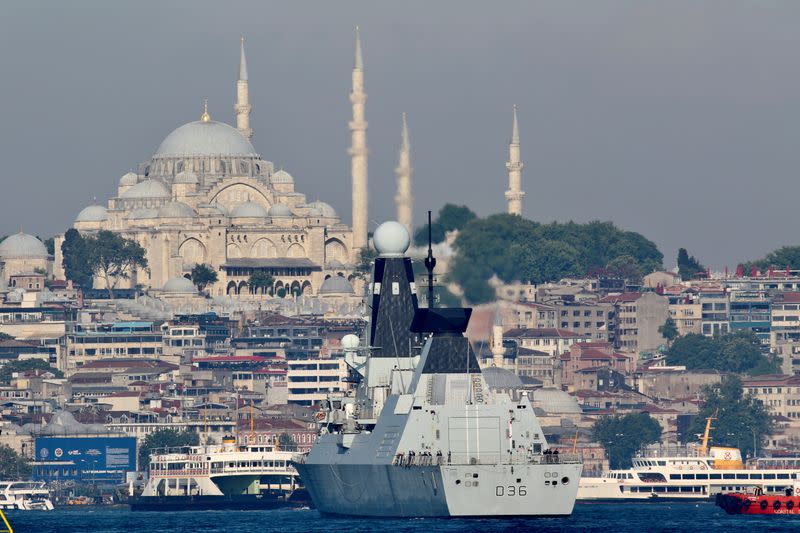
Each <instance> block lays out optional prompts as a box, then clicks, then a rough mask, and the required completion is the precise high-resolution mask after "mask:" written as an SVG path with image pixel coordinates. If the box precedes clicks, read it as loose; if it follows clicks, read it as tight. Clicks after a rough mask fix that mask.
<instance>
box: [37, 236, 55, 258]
mask: <svg viewBox="0 0 800 533" xmlns="http://www.w3.org/2000/svg"><path fill="white" fill-rule="evenodd" d="M39 240H40V241H42V243H43V244H44V247H45V248H47V253H48V254H50V255H54V254H55V253H56V240H55V238H54V237H49V238H47V239H44V240H42V239H39Z"/></svg>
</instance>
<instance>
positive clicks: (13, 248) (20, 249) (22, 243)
mask: <svg viewBox="0 0 800 533" xmlns="http://www.w3.org/2000/svg"><path fill="white" fill-rule="evenodd" d="M49 255H50V254H48V253H47V248H45V246H44V243H42V241H40V240H39V239H37V238H36V237H34V236H33V235H28V234H27V233H22V232H19V233H17V234H16V235H10V236H8V237H7V238H6V239H5V240H4V241H3V242H2V243H0V258H3V259H12V258H46V257H48V256H49Z"/></svg>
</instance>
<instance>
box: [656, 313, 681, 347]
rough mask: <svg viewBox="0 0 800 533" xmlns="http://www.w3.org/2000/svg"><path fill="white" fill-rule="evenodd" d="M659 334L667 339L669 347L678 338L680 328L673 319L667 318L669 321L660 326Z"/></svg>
mask: <svg viewBox="0 0 800 533" xmlns="http://www.w3.org/2000/svg"><path fill="white" fill-rule="evenodd" d="M658 332H659V333H660V334H661V336H662V337H664V338H665V339H667V346H669V345H670V344H671V343H672V341H674V340H675V339H676V338H678V335H679V334H678V326H677V325H676V324H675V320H673V318H672V317H671V316H670V317H667V320H666V321H665V322H664V323H663V324H662V325H660V326H658Z"/></svg>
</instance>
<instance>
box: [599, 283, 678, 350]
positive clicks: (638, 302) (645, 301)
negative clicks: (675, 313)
mask: <svg viewBox="0 0 800 533" xmlns="http://www.w3.org/2000/svg"><path fill="white" fill-rule="evenodd" d="M600 303H607V304H611V305H612V306H613V309H614V313H613V328H614V346H615V347H616V348H617V349H619V350H623V351H626V352H631V353H636V354H642V353H644V352H652V351H655V350H656V349H658V348H659V347H660V346H661V345H663V344H664V343H665V342H666V340H665V339H664V337H663V336H662V335H661V333H659V331H658V329H659V328H660V327H661V326H662V325H664V322H666V320H667V317H669V300H668V299H667V298H666V297H665V296H662V295H660V294H656V293H655V292H627V293H623V294H616V295H609V296H606V297H605V298H603V299H602V300H600Z"/></svg>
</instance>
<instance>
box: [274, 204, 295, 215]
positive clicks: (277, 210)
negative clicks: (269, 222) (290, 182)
mask: <svg viewBox="0 0 800 533" xmlns="http://www.w3.org/2000/svg"><path fill="white" fill-rule="evenodd" d="M269 216H271V217H290V216H292V210H291V209H289V206H287V205H286V204H281V203H277V204H272V207H270V208H269Z"/></svg>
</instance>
